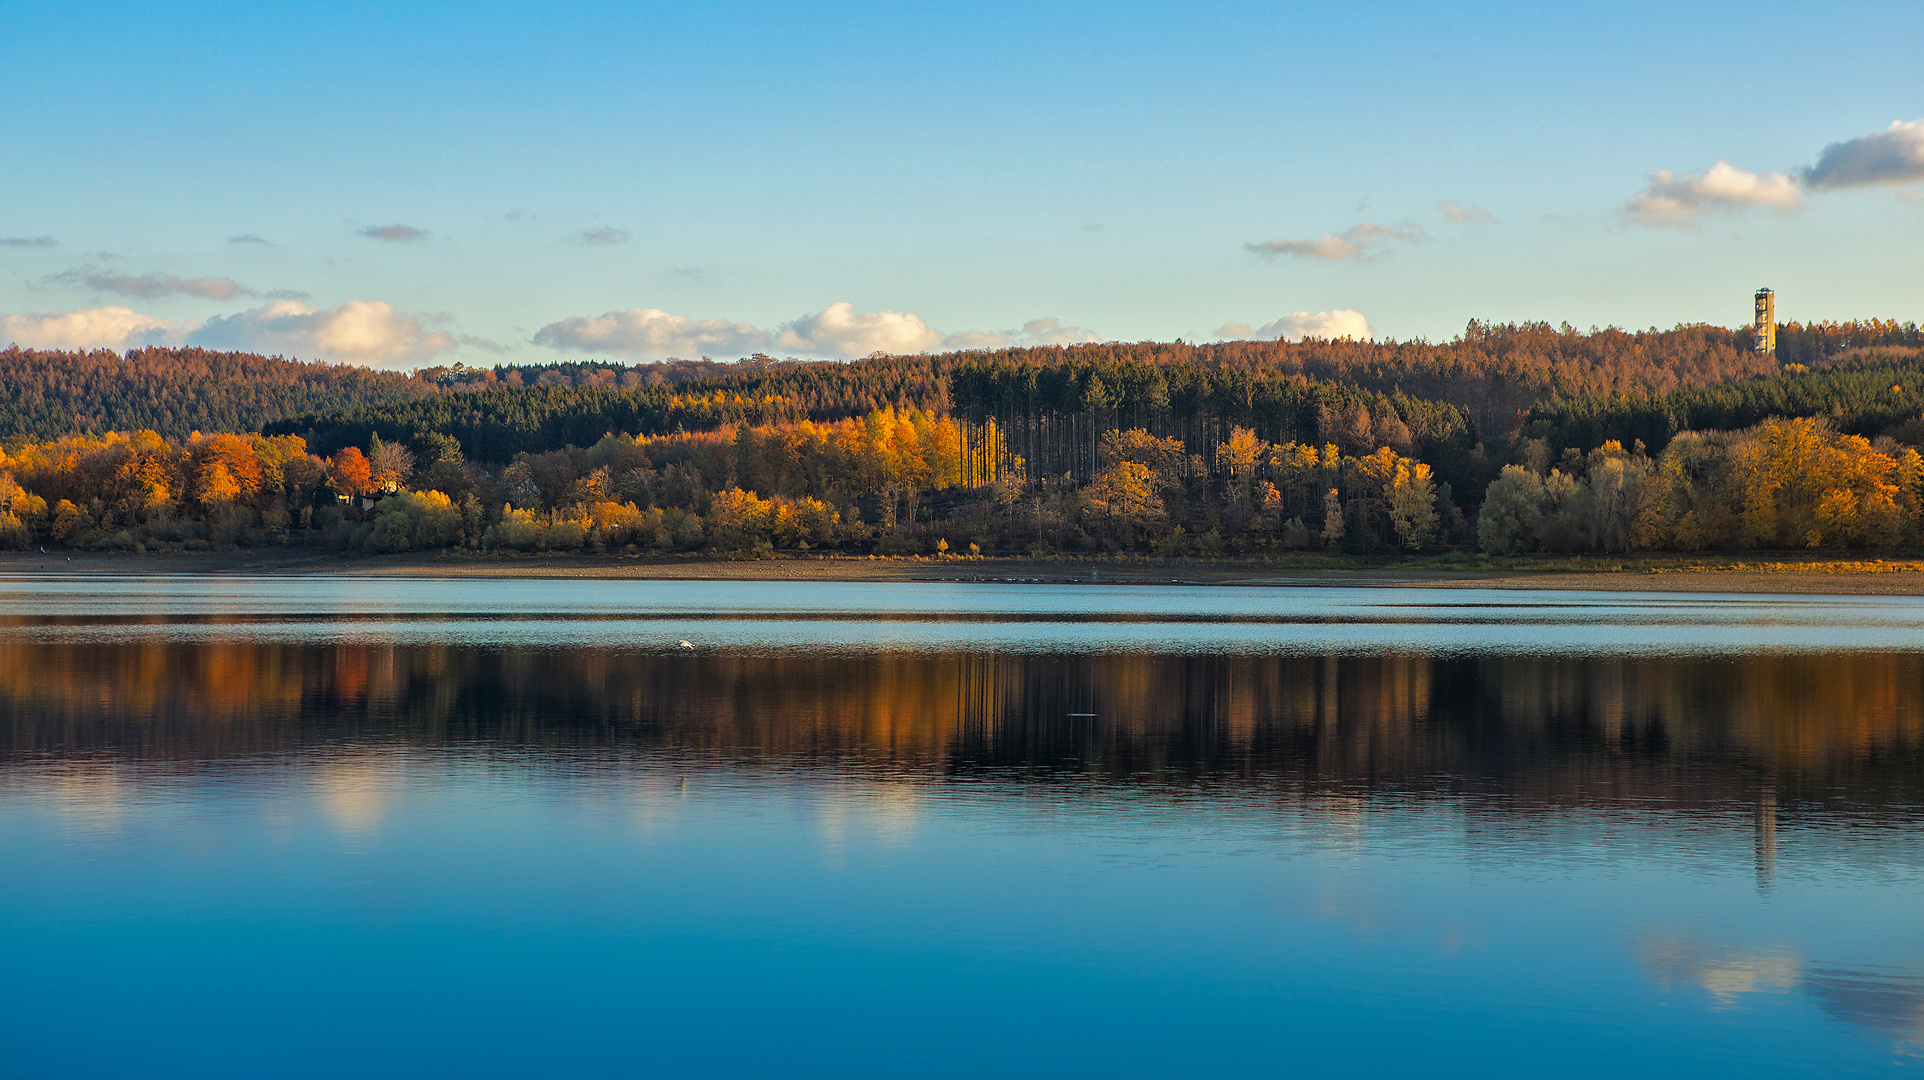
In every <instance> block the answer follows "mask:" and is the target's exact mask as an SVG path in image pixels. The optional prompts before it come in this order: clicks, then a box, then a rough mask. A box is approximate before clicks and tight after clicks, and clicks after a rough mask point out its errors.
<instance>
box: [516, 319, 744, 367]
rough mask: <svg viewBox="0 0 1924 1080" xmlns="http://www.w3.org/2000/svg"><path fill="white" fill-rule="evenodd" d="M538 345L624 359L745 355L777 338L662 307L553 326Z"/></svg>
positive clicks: (538, 338) (544, 330) (537, 339)
mask: <svg viewBox="0 0 1924 1080" xmlns="http://www.w3.org/2000/svg"><path fill="white" fill-rule="evenodd" d="M534 343H535V344H536V345H547V346H549V347H550V348H555V349H568V350H574V351H580V352H607V353H615V354H618V355H621V356H689V357H693V356H709V355H712V356H746V355H748V354H749V353H755V352H765V351H767V349H768V348H769V346H770V345H772V344H773V343H774V340H773V335H772V334H771V333H770V332H769V331H766V330H757V329H756V328H755V327H754V326H752V325H750V324H748V323H737V322H729V321H728V320H727V319H701V320H695V319H691V318H689V317H687V316H686V315H670V314H669V313H667V312H666V311H662V310H661V309H659V308H629V309H628V310H627V311H610V312H608V313H607V314H606V315H601V316H580V315H577V316H575V317H573V318H568V319H562V320H561V321H560V322H552V323H549V324H548V325H546V326H544V327H542V328H541V329H540V330H538V331H536V332H535V335H534Z"/></svg>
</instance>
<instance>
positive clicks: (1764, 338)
mask: <svg viewBox="0 0 1924 1080" xmlns="http://www.w3.org/2000/svg"><path fill="white" fill-rule="evenodd" d="M1750 341H1751V347H1752V348H1754V349H1756V350H1757V355H1758V356H1765V357H1775V356H1776V355H1777V294H1776V293H1773V292H1771V291H1770V290H1769V289H1758V290H1757V311H1756V318H1755V319H1753V320H1752V321H1751V324H1750Z"/></svg>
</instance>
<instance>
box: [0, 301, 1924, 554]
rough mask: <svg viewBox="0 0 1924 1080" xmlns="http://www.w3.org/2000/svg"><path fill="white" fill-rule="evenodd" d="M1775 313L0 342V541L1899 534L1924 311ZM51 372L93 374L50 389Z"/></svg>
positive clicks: (1920, 386)
mask: <svg viewBox="0 0 1924 1080" xmlns="http://www.w3.org/2000/svg"><path fill="white" fill-rule="evenodd" d="M1779 341H1780V350H1781V352H1780V356H1779V357H1778V358H1777V359H1774V360H1773V359H1771V358H1767V357H1759V356H1758V355H1757V354H1755V353H1753V352H1750V351H1749V350H1748V349H1747V347H1746V345H1747V338H1746V335H1745V332H1743V331H1731V330H1724V329H1721V328H1715V327H1705V326H1691V327H1679V328H1677V329H1675V330H1670V331H1654V330H1652V331H1642V332H1635V333H1632V332H1625V331H1618V330H1601V331H1591V332H1588V333H1579V332H1577V331H1574V330H1572V329H1570V328H1569V327H1567V326H1566V327H1562V328H1552V327H1549V326H1548V325H1546V324H1524V325H1514V326H1483V325H1480V324H1476V323H1472V324H1471V325H1470V326H1469V327H1468V328H1467V329H1466V331H1465V333H1464V334H1463V335H1461V336H1459V337H1458V338H1457V339H1455V340H1453V341H1451V342H1448V343H1445V344H1442V345H1429V344H1426V343H1422V342H1415V343H1407V342H1406V343H1398V342H1380V343H1371V342H1361V343H1359V342H1352V341H1338V342H1326V341H1315V340H1312V341H1308V342H1302V343H1285V342H1224V343H1217V344H1211V345H1188V344H1184V343H1182V342H1175V343H1166V344H1158V343H1144V344H1135V345H1126V344H1098V345H1084V346H1074V347H1044V348H1033V349H1019V350H1002V351H995V352H969V353H951V354H943V355H936V356H927V355H918V356H877V357H872V358H870V359H868V360H861V361H855V362H852V363H822V362H807V363H805V362H800V361H792V360H777V359H775V358H772V357H767V356H761V355H757V356H754V357H749V358H745V359H743V360H740V361H737V362H733V363H717V362H714V361H710V360H707V359H705V358H704V359H703V360H700V361H677V362H673V363H669V364H662V365H608V364H600V363H596V362H588V363H577V364H557V365H548V366H540V367H530V366H506V365H504V366H500V367H496V368H491V369H475V368H466V367H463V366H460V365H456V366H454V367H449V368H429V369H424V370H421V371H418V372H414V373H412V374H407V375H401V374H393V373H378V372H369V371H365V370H363V369H357V368H343V367H332V366H329V365H313V364H301V363H297V362H294V361H287V360H283V359H279V358H266V357H258V356H250V355H245V354H221V353H208V352H203V351H201V350H192V349H185V350H165V349H145V350H139V351H137V352H133V353H128V354H126V355H125V356H121V355H120V354H115V353H111V352H95V353H44V352H32V351H26V350H19V349H10V350H8V351H7V352H5V353H0V381H4V382H5V383H6V384H8V385H10V386H33V387H36V388H38V389H37V395H38V396H36V397H33V398H32V400H31V401H21V400H14V401H11V402H9V403H8V405H7V406H6V408H7V409H8V410H10V411H6V412H0V423H4V424H5V425H6V426H5V427H0V432H4V437H0V546H12V547H25V546H32V545H41V546H44V545H47V544H56V545H66V546H70V547H77V548H100V549H121V550H133V551H143V550H177V549H201V548H207V547H222V546H234V545H239V546H262V545H276V544H293V545H306V546H331V547H334V548H339V549H343V550H348V551H357V552H368V553H372V552H388V551H404V550H417V549H455V548H460V549H472V550H483V551H485V550H518V551H569V550H579V549H589V550H600V551H633V552H641V551H660V552H675V551H686V552H707V553H711V554H717V555H728V556H736V557H740V556H754V555H760V554H768V553H771V552H774V551H777V550H789V551H813V550H831V551H844V552H858V553H877V554H927V555H932V556H941V557H964V556H973V555H983V554H1024V555H1031V556H1041V555H1046V554H1050V553H1055V552H1087V553H1121V552H1137V553H1150V554H1163V555H1217V554H1225V553H1241V554H1264V553H1278V552H1287V551H1340V552H1354V553H1369V552H1380V553H1392V552H1441V551H1451V550H1459V551H1465V550H1481V551H1485V552H1490V553H1494V554H1520V553H1524V552H1529V551H1544V552H1581V551H1598V552H1625V551H1666V550H1676V551H1702V550H1739V549H1772V550H1779V549H1825V550H1835V549H1867V550H1872V549H1874V550H1898V549H1904V548H1911V547H1915V546H1917V545H1918V544H1919V543H1920V530H1921V529H1924V460H1920V458H1919V453H1918V446H1919V444H1920V442H1924V396H1921V395H1924V359H1920V352H1921V349H1920V344H1919V342H1920V337H1919V332H1918V329H1917V327H1916V326H1915V325H1914V324H1908V323H1906V324H1898V323H1891V322H1863V323H1850V324H1820V325H1817V326H1808V327H1807V326H1800V325H1798V324H1787V325H1785V326H1784V327H1782V328H1781V329H1780V337H1779ZM1790 357H1795V359H1790ZM62 395H66V396H65V397H63V396H62ZM89 395H92V397H89ZM69 399H72V400H80V399H87V401H88V404H89V408H87V409H84V410H83V409H80V408H76V409H75V410H74V411H73V412H72V413H71V414H69V419H68V420H67V421H66V422H65V423H64V424H57V423H56V421H55V418H56V417H57V415H58V413H59V409H60V408H61V407H62V406H60V405H59V404H58V403H59V402H62V401H66V400H69ZM109 418H132V419H127V420H125V422H122V421H120V420H111V421H110V419H109ZM183 428H185V430H183Z"/></svg>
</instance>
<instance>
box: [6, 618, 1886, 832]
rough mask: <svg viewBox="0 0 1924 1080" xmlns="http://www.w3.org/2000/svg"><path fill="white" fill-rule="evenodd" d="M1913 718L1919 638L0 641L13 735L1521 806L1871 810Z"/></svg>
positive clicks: (28, 747) (60, 747) (151, 752)
mask: <svg viewBox="0 0 1924 1080" xmlns="http://www.w3.org/2000/svg"><path fill="white" fill-rule="evenodd" d="M1091 714H1092V715H1091ZM1920 715H1924V655H1915V654H1899V653H1850V654H1838V655H1829V656H1817V655H1790V656H1769V655H1762V656H1749V657H1738V658H1729V657H1726V658H1694V659H1693V658H1665V659H1636V658H1621V657H1618V658H1592V659H1548V658H1529V657H1487V658H1437V657H1431V656H1426V655H1421V654H1407V655H1375V656H1354V655H1352V656H1309V657H1256V656H1221V655H1214V656H1180V655H1093V656H1092V655H1080V654H1072V655H1054V656H1051V655H1018V654H1001V653H942V654H925V653H861V654H852V653H851V654H839V653H832V654H817V655H801V654H792V653H783V654H765V655H756V654H747V653H737V654H725V653H724V654H714V653H698V654H687V653H675V654H668V655H662V654H645V653H636V652H626V651H620V650H613V649H572V650H541V649H466V648H455V647H443V646H426V645H420V646H415V645H408V646H385V645H383V646H374V645H368V646H302V645H296V644H287V643H261V642H244V641H216V642H205V643H178V642H176V643H167V642H156V641H145V642H132V643H127V644H114V645H108V644H87V643H57V644H56V643H22V642H11V643H7V644H4V645H0V725H4V728H3V729H4V730H5V732H6V736H5V738H6V743H7V749H9V750H11V752H13V753H14V754H56V755H85V754H96V753H112V754H114V755H116V756H123V757H150V758H162V759H169V758H173V759H178V758H211V757H231V756H239V755H251V754H261V753H274V752H279V751H286V750H292V749H299V748H302V747H310V746H318V745H327V744H333V743H340V742H364V741H378V742H392V741H396V740H398V741H401V742H406V743H411V744H416V745H440V744H446V743H478V744H484V745H514V746H568V747H583V746H597V745H617V744H619V745H625V746H631V747H666V748H674V749H677V750H682V751H688V752H711V753H721V754H726V755H728V756H729V757H731V758H746V759H756V758H768V759H775V758H780V759H784V760H817V761H829V762H841V763H861V764H866V765H873V766H877V767H882V768H887V769H904V770H910V771H914V772H917V773H920V774H924V775H926V774H930V773H953V774H967V773H975V772H982V771H1006V770H1011V769H1019V770H1029V771H1032V772H1035V773H1037V774H1042V775H1051V776H1091V777H1095V778H1098V779H1103V780H1112V781H1119V782H1130V783H1163V782H1167V783H1182V784H1187V783H1191V782H1195V781H1203V780H1206V781H1210V782H1224V781H1229V782H1236V783H1240V784H1246V785H1254V786H1258V787H1263V786H1275V787H1279V788H1294V789H1312V788H1313V789H1317V790H1323V791H1332V790H1366V789H1370V788H1380V787H1400V788H1408V787H1422V788H1429V789H1435V788H1439V787H1442V788H1449V789H1453V790H1462V791H1464V792H1466V793H1470V794H1491V795H1503V796H1506V797H1507V798H1508V799H1510V800H1511V801H1512V802H1517V801H1521V802H1522V803H1525V804H1540V805H1541V804H1554V803H1557V802H1562V801H1570V800H1586V801H1587V800H1593V799H1604V800H1609V799H1616V798H1640V797H1651V796H1659V797H1662V798H1664V799H1667V800H1670V801H1673V802H1676V801H1682V802H1691V801H1696V800H1699V799H1714V800H1727V799H1731V798H1742V799H1746V800H1750V799H1756V800H1759V805H1764V803H1763V802H1762V800H1763V799H1764V797H1765V794H1766V793H1768V796H1769V798H1770V799H1771V800H1777V799H1782V800H1800V801H1801V800H1810V799H1817V800H1827V799H1833V798H1841V799H1844V800H1845V801H1848V802H1858V803H1870V804H1883V803H1890V802H1905V801H1911V802H1914V801H1915V800H1916V798H1917V796H1918V795H1919V793H1920V788H1924V769H1920V768H1919V767H1918V766H1919V765H1920V764H1924V726H1921V724H1920ZM1771 805H1773V806H1774V805H1775V803H1774V802H1773V803H1772V804H1771ZM1760 813H1761V812H1760ZM1774 813H1775V811H1774V810H1772V811H1771V812H1770V815H1768V816H1770V817H1771V820H1773V821H1774ZM1759 820H1760V821H1762V820H1764V819H1763V817H1760V819H1759ZM1761 828H1763V826H1762V825H1760V829H1761ZM1764 839H1765V840H1767V839H1768V838H1767V837H1766V838H1764ZM1762 842H1764V841H1763V840H1760V843H1762Z"/></svg>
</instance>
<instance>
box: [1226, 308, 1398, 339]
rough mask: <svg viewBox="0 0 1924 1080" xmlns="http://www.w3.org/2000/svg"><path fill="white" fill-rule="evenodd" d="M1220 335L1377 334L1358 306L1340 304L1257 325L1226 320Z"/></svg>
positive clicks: (1362, 336)
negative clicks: (1329, 309)
mask: <svg viewBox="0 0 1924 1080" xmlns="http://www.w3.org/2000/svg"><path fill="white" fill-rule="evenodd" d="M1216 336H1217V337H1220V338H1229V339H1247V340H1252V341H1301V340H1303V339H1304V338H1328V339H1329V340H1332V341H1334V340H1336V339H1337V338H1355V339H1356V340H1358V341H1369V340H1372V339H1373V338H1374V336H1375V335H1373V334H1372V333H1370V321H1369V320H1368V319H1366V318H1364V317H1363V313H1362V312H1360V311H1358V310H1356V309H1355V308H1337V309H1336V310H1334V311H1316V312H1310V311H1299V312H1296V313H1295V314H1294V315H1285V316H1283V317H1282V318H1280V319H1271V320H1270V321H1269V322H1266V323H1264V324H1263V325H1261V326H1259V327H1255V328H1253V329H1252V328H1250V327H1248V326H1245V325H1243V324H1242V323H1225V324H1223V326H1222V328H1221V329H1219V330H1217V331H1216Z"/></svg>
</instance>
